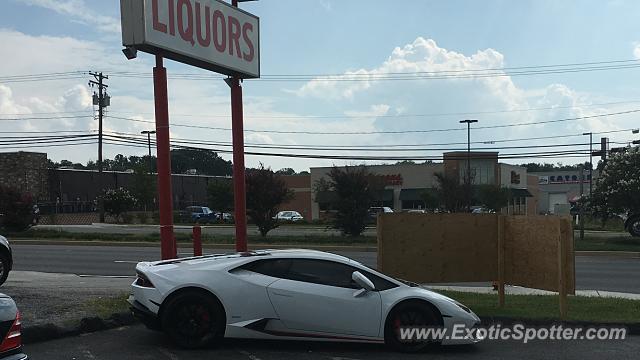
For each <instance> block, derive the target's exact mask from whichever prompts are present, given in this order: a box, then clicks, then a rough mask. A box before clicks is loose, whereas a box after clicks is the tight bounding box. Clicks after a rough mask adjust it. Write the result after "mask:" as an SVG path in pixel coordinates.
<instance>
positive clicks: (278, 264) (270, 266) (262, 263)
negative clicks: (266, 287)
mask: <svg viewBox="0 0 640 360" xmlns="http://www.w3.org/2000/svg"><path fill="white" fill-rule="evenodd" d="M290 265H291V260H288V259H263V260H256V261H253V262H250V263H248V264H245V265H243V266H241V267H240V269H244V270H248V271H253V272H256V273H259V274H263V275H267V276H273V277H276V278H283V277H284V274H285V273H286V272H287V270H288V269H289V266H290Z"/></svg>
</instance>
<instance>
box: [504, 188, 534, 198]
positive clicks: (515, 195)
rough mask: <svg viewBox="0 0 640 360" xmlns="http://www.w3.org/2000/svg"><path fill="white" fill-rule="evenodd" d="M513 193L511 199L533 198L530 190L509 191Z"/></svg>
mask: <svg viewBox="0 0 640 360" xmlns="http://www.w3.org/2000/svg"><path fill="white" fill-rule="evenodd" d="M509 190H510V192H511V198H523V197H533V195H531V193H530V192H529V190H527V189H509Z"/></svg>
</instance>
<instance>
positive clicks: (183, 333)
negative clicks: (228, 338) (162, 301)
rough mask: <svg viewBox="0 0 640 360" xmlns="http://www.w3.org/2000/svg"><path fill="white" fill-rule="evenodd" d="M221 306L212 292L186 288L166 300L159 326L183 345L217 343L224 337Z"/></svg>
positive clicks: (198, 345) (178, 343)
mask: <svg viewBox="0 0 640 360" xmlns="http://www.w3.org/2000/svg"><path fill="white" fill-rule="evenodd" d="M225 326H226V318H225V314H224V310H223V309H222V306H221V305H220V303H219V302H218V301H217V299H215V298H214V297H213V295H209V294H206V293H204V292H201V291H187V292H184V293H181V294H178V295H177V296H175V297H172V298H170V299H169V300H168V303H167V304H166V308H165V309H164V311H163V314H162V328H163V329H164V331H165V332H166V333H167V334H168V335H169V336H170V337H171V338H172V339H173V341H175V343H176V344H177V345H178V346H180V347H183V348H187V349H196V348H202V347H205V346H211V345H217V343H219V342H220V341H221V340H222V338H223V337H224V330H225Z"/></svg>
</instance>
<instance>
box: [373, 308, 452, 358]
mask: <svg viewBox="0 0 640 360" xmlns="http://www.w3.org/2000/svg"><path fill="white" fill-rule="evenodd" d="M441 326H442V316H441V315H440V313H439V312H438V311H437V310H436V309H434V308H433V306H431V305H430V304H426V303H423V302H420V301H407V302H404V303H400V304H399V305H397V306H396V307H395V308H394V309H393V310H391V312H390V313H389V316H388V317H387V321H386V323H385V328H384V342H385V344H386V345H388V346H389V347H391V348H392V349H394V350H397V351H401V352H410V353H412V352H419V351H422V350H424V349H426V348H427V347H428V346H429V345H432V344H434V343H437V342H439V341H438V339H433V338H432V339H417V338H415V337H416V336H418V335H417V333H413V336H414V338H412V339H411V338H408V336H407V335H409V334H410V332H411V329H423V328H428V327H433V328H435V327H441Z"/></svg>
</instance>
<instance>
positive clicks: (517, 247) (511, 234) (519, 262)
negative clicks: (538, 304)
mask: <svg viewBox="0 0 640 360" xmlns="http://www.w3.org/2000/svg"><path fill="white" fill-rule="evenodd" d="M560 220H561V219H560V218H559V217H555V216H508V217H506V218H505V280H506V283H507V284H510V285H520V286H525V287H530V288H537V289H544V290H550V291H558V284H559V273H560V271H559V262H558V260H559V257H558V256H559V255H558V254H559V249H560V240H561V237H560Z"/></svg>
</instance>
